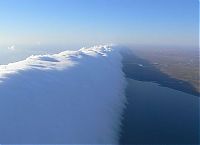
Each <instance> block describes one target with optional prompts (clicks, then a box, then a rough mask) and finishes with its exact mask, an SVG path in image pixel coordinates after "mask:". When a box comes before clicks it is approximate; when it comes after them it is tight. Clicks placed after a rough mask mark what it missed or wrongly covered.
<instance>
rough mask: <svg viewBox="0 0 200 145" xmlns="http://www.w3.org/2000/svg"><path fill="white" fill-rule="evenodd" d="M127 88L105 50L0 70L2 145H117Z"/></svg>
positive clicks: (117, 61)
mask: <svg viewBox="0 0 200 145" xmlns="http://www.w3.org/2000/svg"><path fill="white" fill-rule="evenodd" d="M125 84H126V83H125V79H124V74H123V72H122V64H121V56H120V54H119V53H118V51H117V50H115V49H112V48H111V47H109V46H98V47H92V48H83V49H81V50H79V51H65V52H62V53H60V54H55V55H41V56H31V57H29V58H27V59H26V60H24V61H20V62H16V63H11V64H8V65H1V66H0V116H1V120H0V142H1V143H9V144H10V143H18V144H22V143H31V144H58V143H59V144H60V143H63V144H69V143H78V144H83V143H85V144H94V143H96V144H104V143H109V144H116V143H118V140H119V132H120V124H121V114H122V110H123V108H124V102H125V97H124V88H125Z"/></svg>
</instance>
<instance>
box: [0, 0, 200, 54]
mask: <svg viewBox="0 0 200 145" xmlns="http://www.w3.org/2000/svg"><path fill="white" fill-rule="evenodd" d="M198 7H199V1H198V0H0V30H1V31H0V49H1V48H2V47H3V46H5V47H6V48H8V49H9V50H14V49H15V47H17V46H19V45H21V46H34V45H48V46H51V45H52V46H53V45H54V46H61V45H63V46H65V45H80V46H84V45H94V44H108V43H114V44H129V45H132V44H142V45H169V46H186V47H191V46H197V45H198V41H199V37H198V36H199V35H198V28H199V10H198Z"/></svg>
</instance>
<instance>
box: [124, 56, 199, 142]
mask: <svg viewBox="0 0 200 145" xmlns="http://www.w3.org/2000/svg"><path fill="white" fill-rule="evenodd" d="M136 60H137V61H136ZM138 64H142V65H138ZM145 66H146V68H145ZM124 72H125V73H126V76H127V80H128V87H127V90H126V96H127V99H128V105H127V108H126V110H125V112H124V120H123V128H122V136H121V139H120V143H121V144H198V143H199V142H198V141H199V121H200V119H199V103H200V98H199V97H198V95H199V94H198V92H196V91H195V90H194V89H193V87H192V86H190V85H189V84H188V83H187V82H183V81H180V80H176V79H173V78H171V77H169V76H167V75H166V74H163V73H162V72H160V71H159V70H157V69H156V68H154V67H153V66H151V64H149V63H148V62H146V61H145V60H142V59H140V58H137V57H136V56H134V55H132V54H131V53H128V54H125V55H124Z"/></svg>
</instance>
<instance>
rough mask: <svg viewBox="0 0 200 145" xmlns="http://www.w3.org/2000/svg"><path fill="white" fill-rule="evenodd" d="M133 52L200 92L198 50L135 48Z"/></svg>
mask: <svg viewBox="0 0 200 145" xmlns="http://www.w3.org/2000/svg"><path fill="white" fill-rule="evenodd" d="M133 52H134V54H135V55H137V56H138V57H140V58H142V59H145V60H147V61H149V62H150V63H151V64H153V65H154V66H155V67H156V68H158V69H159V70H160V71H162V72H163V73H165V74H167V75H169V76H170V77H172V78H175V79H178V80H182V81H186V82H188V83H190V84H191V85H192V86H193V87H194V88H195V89H196V90H197V91H198V92H200V87H199V49H198V48H196V49H195V48H191V49H190V48H148V49H147V48H146V49H145V48H142V49H140V48H137V49H135V48H134V49H133Z"/></svg>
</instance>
